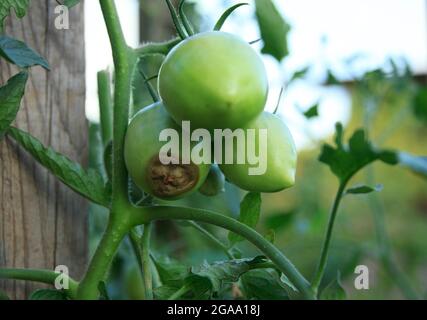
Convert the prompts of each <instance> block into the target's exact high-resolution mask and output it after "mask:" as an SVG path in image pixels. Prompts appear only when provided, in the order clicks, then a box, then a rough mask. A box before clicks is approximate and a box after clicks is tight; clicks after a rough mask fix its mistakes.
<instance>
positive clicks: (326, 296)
mask: <svg viewBox="0 0 427 320" xmlns="http://www.w3.org/2000/svg"><path fill="white" fill-rule="evenodd" d="M346 296H347V294H346V292H345V290H344V288H343V287H342V284H341V275H340V272H338V274H337V277H336V278H335V279H333V280H332V281H331V283H329V284H328V285H327V286H326V288H325V289H323V290H322V293H321V294H320V299H321V300H345V298H346Z"/></svg>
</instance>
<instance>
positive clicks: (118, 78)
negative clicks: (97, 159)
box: [100, 0, 136, 215]
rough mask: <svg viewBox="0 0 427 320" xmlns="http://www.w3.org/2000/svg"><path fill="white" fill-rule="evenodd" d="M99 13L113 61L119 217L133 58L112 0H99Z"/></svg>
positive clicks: (115, 187)
mask: <svg viewBox="0 0 427 320" xmlns="http://www.w3.org/2000/svg"><path fill="white" fill-rule="evenodd" d="M100 4H101V9H102V13H103V16H104V20H105V24H106V26H107V31H108V35H109V37H110V42H111V48H112V52H113V60H114V74H115V79H114V80H115V81H114V123H113V177H112V191H113V199H112V200H113V214H119V215H120V212H121V210H118V208H117V207H122V206H123V204H127V202H128V199H127V198H128V195H127V189H128V174H127V170H126V166H125V161H124V155H123V145H124V140H125V134H126V129H127V126H128V121H129V105H130V96H131V79H132V75H133V72H134V69H135V65H136V57H135V55H134V53H133V50H132V49H130V48H129V47H128V46H127V44H126V41H125V38H124V35H123V31H122V28H121V25H120V21H119V17H118V14H117V10H116V7H115V5H114V1H113V0H100Z"/></svg>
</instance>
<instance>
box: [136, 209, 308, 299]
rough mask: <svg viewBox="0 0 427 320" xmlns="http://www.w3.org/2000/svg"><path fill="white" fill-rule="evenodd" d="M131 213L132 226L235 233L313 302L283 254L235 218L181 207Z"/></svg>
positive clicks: (302, 282)
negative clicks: (164, 223)
mask: <svg viewBox="0 0 427 320" xmlns="http://www.w3.org/2000/svg"><path fill="white" fill-rule="evenodd" d="M133 211H134V212H132V219H133V220H132V223H133V224H134V225H140V224H146V223H147V222H150V221H154V220H170V219H173V220H193V221H198V222H204V223H210V224H213V225H216V226H219V227H222V228H225V229H227V230H230V231H232V232H234V233H237V234H239V235H241V236H242V237H244V238H246V239H247V240H248V241H250V242H251V243H252V244H254V245H255V246H256V247H257V248H258V249H259V250H260V251H261V252H262V253H263V254H264V255H265V256H267V257H268V258H269V259H270V260H271V261H272V262H273V263H274V264H275V265H276V266H277V268H278V269H279V270H280V271H281V272H283V273H284V274H285V275H286V276H287V277H288V279H289V280H290V281H291V282H292V283H293V284H294V285H295V287H296V288H297V289H298V290H299V291H300V293H301V294H302V296H303V297H304V298H305V299H315V296H314V294H313V291H312V289H311V287H310V284H309V283H308V281H307V280H306V279H305V278H304V277H303V276H302V275H301V274H300V273H299V271H298V270H297V269H296V268H295V266H294V265H293V264H292V263H291V262H290V261H289V260H288V259H287V258H286V257H285V256H284V254H283V253H282V252H281V251H280V250H279V249H277V248H276V247H275V246H274V245H273V244H271V243H270V242H269V241H268V240H266V239H265V238H264V237H263V236H262V235H260V234H259V233H258V232H256V231H255V230H254V229H252V228H250V227H248V226H247V225H245V224H243V223H241V222H239V221H237V220H236V219H233V218H230V217H227V216H224V215H221V214H218V213H214V212H211V211H207V210H202V209H194V208H183V207H169V206H152V207H145V208H135V209H134V210H133Z"/></svg>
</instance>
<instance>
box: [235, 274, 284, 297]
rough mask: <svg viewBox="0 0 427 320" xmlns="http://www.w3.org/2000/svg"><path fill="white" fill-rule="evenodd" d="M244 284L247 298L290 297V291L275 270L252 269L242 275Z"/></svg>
mask: <svg viewBox="0 0 427 320" xmlns="http://www.w3.org/2000/svg"><path fill="white" fill-rule="evenodd" d="M242 286H243V290H244V293H245V298H246V299H257V300H288V299H289V296H288V293H287V292H286V289H285V287H284V285H283V283H282V281H281V280H280V278H279V275H278V273H277V272H276V271H275V270H271V269H256V270H251V271H249V272H247V273H245V274H244V275H243V276H242Z"/></svg>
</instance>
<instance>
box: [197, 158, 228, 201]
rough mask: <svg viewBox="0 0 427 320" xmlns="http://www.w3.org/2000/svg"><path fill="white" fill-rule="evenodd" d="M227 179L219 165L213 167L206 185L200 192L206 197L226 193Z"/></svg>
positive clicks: (204, 184)
mask: <svg viewBox="0 0 427 320" xmlns="http://www.w3.org/2000/svg"><path fill="white" fill-rule="evenodd" d="M224 185H225V177H224V175H223V174H222V172H221V170H220V169H219V167H218V165H216V164H214V165H212V167H211V169H210V170H209V174H208V177H207V178H206V181H205V183H203V185H202V186H201V187H200V189H199V192H200V193H201V194H203V195H205V196H208V197H213V196H216V195H218V194H220V193H221V192H224Z"/></svg>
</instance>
